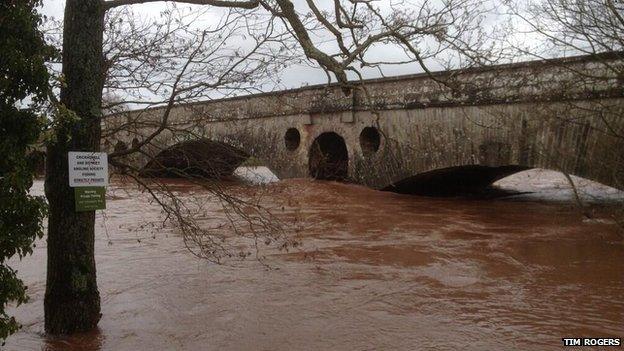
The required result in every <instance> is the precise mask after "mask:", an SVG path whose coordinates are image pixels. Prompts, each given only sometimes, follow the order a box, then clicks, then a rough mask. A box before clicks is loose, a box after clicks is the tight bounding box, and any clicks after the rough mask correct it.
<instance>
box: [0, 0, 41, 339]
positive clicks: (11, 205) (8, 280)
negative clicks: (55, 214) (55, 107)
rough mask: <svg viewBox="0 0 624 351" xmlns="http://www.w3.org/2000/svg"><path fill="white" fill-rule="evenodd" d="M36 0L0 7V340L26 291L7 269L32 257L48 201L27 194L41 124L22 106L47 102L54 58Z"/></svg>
mask: <svg viewBox="0 0 624 351" xmlns="http://www.w3.org/2000/svg"><path fill="white" fill-rule="evenodd" d="M39 4H40V0H28V1H24V0H8V1H3V2H2V3H0V33H2V35H0V155H1V157H0V340H4V339H6V338H7V337H8V336H9V335H11V334H12V333H14V332H15V331H16V330H17V329H18V328H19V324H18V323H17V321H16V320H15V318H14V317H12V316H9V315H8V314H7V313H6V310H5V309H6V306H7V304H8V303H9V302H15V303H17V304H21V303H24V302H26V301H27V299H28V296H27V295H26V287H25V286H24V283H23V282H22V281H21V280H20V279H19V278H18V277H17V275H16V271H15V270H14V269H13V268H11V267H9V266H8V265H7V262H6V261H7V260H8V259H9V258H11V257H12V256H14V255H18V256H19V257H20V259H21V258H22V257H24V256H25V255H27V254H31V253H32V247H33V242H34V240H35V239H36V238H37V237H41V236H42V235H43V228H42V221H43V218H44V216H45V214H46V203H45V200H44V198H43V197H41V196H31V195H29V194H28V190H29V189H30V187H31V186H32V184H33V177H34V164H33V158H32V157H31V156H30V155H31V150H32V145H33V144H35V143H36V142H37V141H38V139H39V137H40V135H41V131H42V128H43V124H44V120H43V119H42V117H41V116H40V115H38V114H37V113H35V112H34V111H33V110H32V109H27V108H22V106H24V105H25V104H26V102H31V103H35V102H38V101H41V100H42V99H45V97H46V95H47V93H48V73H47V70H46V67H45V65H44V62H45V61H46V59H47V58H48V57H49V56H50V55H51V54H52V50H51V48H50V47H48V46H47V45H46V44H45V42H44V40H43V35H42V33H41V32H40V31H39V29H38V27H39V25H40V24H41V20H42V18H41V16H40V15H39V14H38V13H37V11H36V9H35V8H36V7H37V6H38V5H39Z"/></svg>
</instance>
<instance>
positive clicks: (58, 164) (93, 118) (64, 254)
mask: <svg viewBox="0 0 624 351" xmlns="http://www.w3.org/2000/svg"><path fill="white" fill-rule="evenodd" d="M103 15H104V11H103V9H102V1H101V0H67V2H66V6H65V26H64V38H63V75H64V79H65V84H64V86H63V87H62V89H61V103H62V105H64V106H65V107H66V108H67V109H69V110H71V111H73V113H75V114H76V116H74V117H77V118H73V117H72V114H71V113H67V112H66V111H65V112H64V111H63V109H61V112H60V116H57V126H56V129H55V135H54V138H53V139H54V140H52V141H51V142H50V143H49V145H48V158H47V164H46V181H45V182H46V184H45V189H46V196H47V198H48V201H49V204H50V215H49V220H48V272H47V285H46V294H45V329H46V331H47V332H49V333H53V334H68V333H72V332H77V331H86V330H90V329H93V328H94V327H95V326H96V325H97V323H98V321H99V319H100V316H101V314H100V295H99V292H98V288H97V281H96V273H95V258H94V222H95V213H94V212H93V211H89V212H76V211H75V208H74V193H73V189H71V188H70V187H69V181H68V169H67V168H68V166H67V152H68V151H97V150H98V149H99V144H100V133H101V131H100V106H101V100H102V85H103V74H102V70H103V68H102V66H103V57H102V35H103V34H102V33H103V23H104V21H103Z"/></svg>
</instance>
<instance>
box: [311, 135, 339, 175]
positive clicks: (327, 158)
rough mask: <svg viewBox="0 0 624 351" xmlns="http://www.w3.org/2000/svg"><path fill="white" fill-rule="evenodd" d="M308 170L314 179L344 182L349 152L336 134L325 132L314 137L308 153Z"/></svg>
mask: <svg viewBox="0 0 624 351" xmlns="http://www.w3.org/2000/svg"><path fill="white" fill-rule="evenodd" d="M308 169H309V174H310V176H311V177H312V178H315V179H321V180H346V179H347V178H348V176H349V152H348V150H347V144H346V143H345V139H344V138H343V137H342V136H340V135H339V134H337V133H336V132H325V133H322V134H320V135H319V136H318V137H316V139H314V141H313V142H312V145H311V146H310V150H309V153H308Z"/></svg>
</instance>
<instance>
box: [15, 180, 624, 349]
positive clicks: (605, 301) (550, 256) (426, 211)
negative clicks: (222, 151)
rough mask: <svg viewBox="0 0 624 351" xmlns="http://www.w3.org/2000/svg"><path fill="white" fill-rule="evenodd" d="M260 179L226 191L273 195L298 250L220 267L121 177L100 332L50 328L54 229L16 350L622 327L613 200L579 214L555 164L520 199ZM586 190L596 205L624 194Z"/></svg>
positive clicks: (347, 341)
mask: <svg viewBox="0 0 624 351" xmlns="http://www.w3.org/2000/svg"><path fill="white" fill-rule="evenodd" d="M243 177H247V178H249V175H245V174H243ZM252 178H253V180H254V181H252V182H242V181H237V182H228V184H227V185H226V186H225V188H227V189H228V190H230V191H232V192H234V193H238V194H247V195H249V194H254V193H257V192H260V191H261V192H262V193H263V198H262V201H263V203H265V204H266V205H267V206H268V207H270V208H271V209H272V212H274V213H275V215H276V216H278V217H279V218H282V219H283V220H284V221H285V222H287V223H290V225H289V226H288V228H289V229H288V230H287V234H288V235H293V236H296V237H297V240H298V241H299V242H300V243H301V246H300V247H297V248H295V249H291V250H289V251H288V252H286V251H278V250H269V249H267V251H266V252H263V253H262V255H263V256H265V259H264V260H263V261H262V262H259V261H258V260H256V259H253V258H251V259H248V260H246V261H244V262H238V263H235V264H228V265H215V264H211V263H209V262H207V261H206V260H202V259H199V258H196V257H195V256H193V255H191V254H190V253H189V251H188V250H187V249H186V248H185V247H184V244H183V241H182V238H181V236H180V233H179V231H178V230H177V229H176V228H175V227H172V226H164V227H163V226H162V225H160V224H161V222H162V220H163V214H162V213H161V211H160V209H159V207H158V206H157V205H156V204H154V203H150V202H149V199H150V198H149V195H147V194H146V193H141V192H140V191H139V190H138V189H137V188H136V186H133V185H131V184H125V183H120V182H118V183H114V184H113V185H112V187H111V188H110V189H109V191H108V196H109V198H108V200H107V206H108V209H107V210H106V211H104V212H101V213H100V212H98V214H97V224H96V260H97V268H98V284H99V288H100V293H101V297H102V313H103V316H102V320H101V321H100V323H99V329H98V330H97V331H94V332H90V333H86V334H81V335H76V336H72V337H68V338H58V339H54V338H48V337H46V336H45V335H44V334H43V295H44V292H45V262H46V260H45V250H46V248H45V241H43V240H42V241H39V242H38V246H37V247H36V249H35V253H34V255H33V256H31V257H27V258H26V259H24V260H23V261H22V262H19V263H17V264H16V267H17V268H18V270H19V274H20V276H21V277H22V278H23V279H24V281H25V282H26V284H27V285H28V286H29V291H30V295H31V297H32V300H31V302H29V303H27V304H25V305H22V306H20V307H19V308H17V309H13V310H12V311H11V312H12V313H14V314H15V315H16V316H17V318H18V320H19V321H20V322H21V323H22V324H23V325H24V327H23V329H22V330H21V331H20V332H19V333H18V334H16V335H14V336H12V337H10V338H9V340H8V342H7V345H6V346H5V347H6V349H7V350H154V351H155V350H417V349H432V350H456V349H462V350H511V349H514V350H551V349H552V350H556V349H560V348H561V344H562V342H561V338H562V337H624V242H623V241H622V238H621V236H620V235H621V234H620V232H619V231H618V227H617V225H616V224H615V222H614V221H613V220H612V218H611V217H610V213H611V211H610V210H604V209H599V210H597V211H596V212H595V213H594V217H593V218H592V219H586V218H585V217H583V216H581V215H580V214H579V212H578V210H577V208H576V206H575V205H574V204H573V203H571V202H569V201H566V198H568V197H569V191H568V190H566V189H564V186H563V185H561V182H560V179H559V180H558V179H555V180H553V175H552V174H550V173H547V174H545V175H544V174H542V175H540V174H539V173H535V172H534V173H523V174H518V175H516V176H514V177H513V178H510V179H506V180H503V181H502V183H501V184H502V186H506V187H511V188H516V189H517V190H521V191H528V190H531V189H533V190H535V189H537V190H538V192H537V194H532V195H524V196H520V197H514V199H515V201H514V200H509V199H498V200H469V199H454V198H449V199H436V198H426V197H416V196H406V195H398V194H393V193H386V192H379V191H374V190H371V189H367V188H364V187H361V186H357V185H350V184H341V183H335V182H321V181H313V180H307V179H291V180H283V181H276V182H271V183H270V184H264V185H258V184H253V183H257V182H260V181H261V180H262V179H265V178H263V177H262V176H260V177H258V176H255V177H252ZM172 184H173V185H175V189H176V191H177V192H179V194H180V196H182V197H188V198H189V201H191V200H190V198H191V197H193V196H199V197H204V198H205V199H207V201H209V203H210V204H211V205H210V206H212V207H210V210H211V213H213V215H214V217H211V218H207V219H205V221H206V225H210V222H211V221H214V222H215V223H217V222H219V223H220V221H222V220H223V216H224V213H223V210H222V209H221V207H220V206H219V205H218V204H217V203H216V202H215V201H212V199H211V195H210V194H208V193H204V192H203V190H202V189H200V188H198V187H197V186H194V185H192V184H189V183H182V182H176V183H172ZM527 184H528V185H527ZM583 186H585V188H586V189H587V192H588V193H590V194H589V195H590V196H589V197H588V200H592V199H593V200H592V201H594V202H602V201H612V200H613V199H617V198H618V197H619V198H620V199H621V197H622V196H621V193H617V192H614V191H611V190H608V189H606V190H605V189H598V190H596V188H595V186H594V188H592V186H593V185H583ZM35 188H36V189H35V191H39V192H41V188H42V184H41V182H37V183H36V184H35ZM600 196H602V200H601V199H598V200H596V198H597V197H600ZM546 200H549V201H546ZM552 200H556V201H552ZM210 201H212V202H210ZM224 230H225V229H224ZM290 230H291V231H290Z"/></svg>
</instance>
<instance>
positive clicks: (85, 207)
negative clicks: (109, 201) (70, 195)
mask: <svg viewBox="0 0 624 351" xmlns="http://www.w3.org/2000/svg"><path fill="white" fill-rule="evenodd" d="M74 197H75V199H76V212H84V211H95V210H104V209H106V188H105V187H103V186H89V187H78V188H74Z"/></svg>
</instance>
